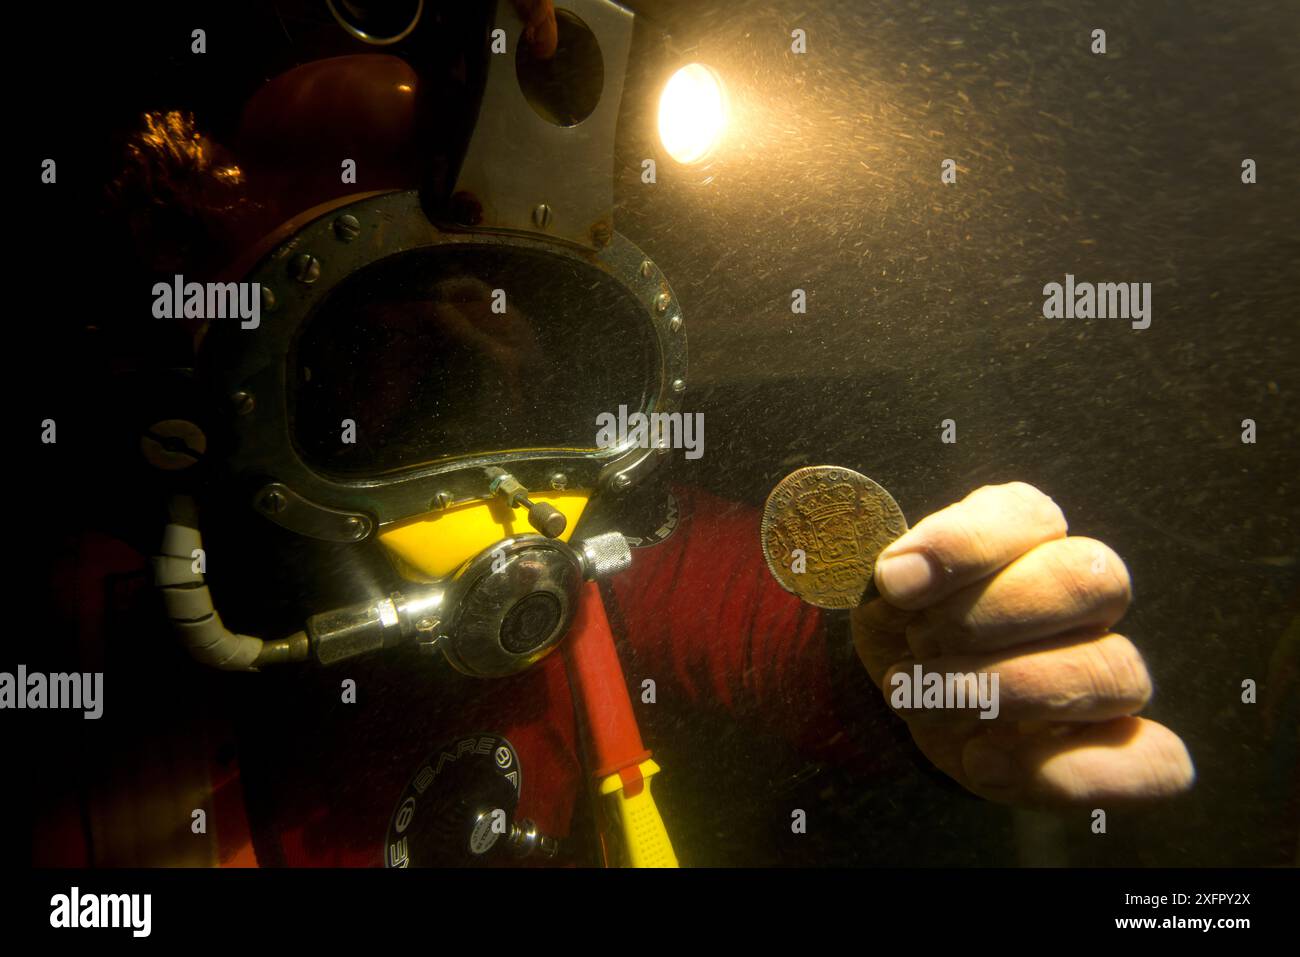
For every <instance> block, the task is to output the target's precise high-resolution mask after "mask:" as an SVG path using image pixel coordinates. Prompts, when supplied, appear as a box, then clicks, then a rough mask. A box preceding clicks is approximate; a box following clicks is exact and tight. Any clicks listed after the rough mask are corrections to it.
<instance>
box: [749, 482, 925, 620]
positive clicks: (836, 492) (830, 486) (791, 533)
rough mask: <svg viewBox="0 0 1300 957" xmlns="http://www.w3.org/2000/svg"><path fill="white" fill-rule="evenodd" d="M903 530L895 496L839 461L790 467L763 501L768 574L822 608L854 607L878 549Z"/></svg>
mask: <svg viewBox="0 0 1300 957" xmlns="http://www.w3.org/2000/svg"><path fill="white" fill-rule="evenodd" d="M906 531H907V520H906V519H905V518H904V517H903V512H902V510H901V509H900V508H899V507H898V503H897V502H895V501H894V499H893V497H892V496H891V495H890V494H889V493H888V492H886V491H885V490H884V489H883V488H881V487H880V486H879V485H877V484H876V483H875V482H873V481H871V479H869V478H867V477H866V476H865V475H860V474H859V473H857V472H854V471H853V470H852V469H845V468H840V467H839V466H837V465H815V466H810V467H808V468H802V469H799V470H798V471H795V472H791V473H790V474H789V475H787V476H786V477H785V478H783V479H782V480H781V481H780V482H779V483H778V484H777V486H776V488H774V489H772V493H771V494H770V495H768V497H767V504H766V505H765V506H764V507H763V524H762V538H763V556H764V557H765V558H766V559H767V567H768V568H769V569H771V571H772V575H773V577H775V578H776V580H777V581H778V582H779V583H780V585H781V587H782V588H784V589H785V590H786V591H789V592H793V593H794V594H796V595H798V596H799V597H800V598H802V599H803V600H804V601H806V602H808V603H809V604H812V605H816V606H818V607H819V608H853V607H854V606H856V605H858V604H861V602H862V600H863V597H864V596H865V595H866V594H867V592H868V590H869V589H871V587H872V585H871V582H872V576H873V575H874V574H875V570H876V556H877V555H879V554H880V553H881V551H883V550H884V548H885V546H886V545H888V544H889V543H890V542H892V541H894V540H895V539H896V538H898V537H899V536H901V535H902V534H903V533H904V532H906Z"/></svg>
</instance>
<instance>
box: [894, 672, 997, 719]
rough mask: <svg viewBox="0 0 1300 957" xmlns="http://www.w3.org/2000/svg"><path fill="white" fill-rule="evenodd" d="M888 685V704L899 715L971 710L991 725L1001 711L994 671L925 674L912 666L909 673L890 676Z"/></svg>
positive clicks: (895, 673)
mask: <svg viewBox="0 0 1300 957" xmlns="http://www.w3.org/2000/svg"><path fill="white" fill-rule="evenodd" d="M889 684H890V686H891V687H892V688H893V691H892V692H891V693H890V696H889V703H890V705H892V706H893V707H894V708H895V709H897V710H899V711H914V710H922V709H924V710H954V709H959V708H974V709H978V710H979V712H980V718H981V719H984V720H989V721H991V720H993V719H994V718H996V717H997V716H998V712H999V711H1001V710H1002V708H1001V705H1000V704H999V699H998V673H997V672H996V671H995V672H992V673H989V672H985V671H980V672H939V671H931V672H929V673H928V674H927V673H925V672H924V671H923V670H922V668H921V666H920V665H919V664H916V665H913V666H912V670H911V672H907V671H896V672H894V674H893V675H891V676H890V679H889Z"/></svg>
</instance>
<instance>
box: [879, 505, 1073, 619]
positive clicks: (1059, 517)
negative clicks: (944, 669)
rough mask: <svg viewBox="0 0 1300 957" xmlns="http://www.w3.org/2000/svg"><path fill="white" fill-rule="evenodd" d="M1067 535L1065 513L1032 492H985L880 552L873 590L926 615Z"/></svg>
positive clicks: (929, 520) (931, 518) (925, 520)
mask: <svg viewBox="0 0 1300 957" xmlns="http://www.w3.org/2000/svg"><path fill="white" fill-rule="evenodd" d="M1065 532H1066V523H1065V515H1064V514H1063V513H1062V512H1061V509H1060V508H1059V507H1058V506H1057V504H1056V503H1055V502H1053V501H1052V500H1051V499H1050V498H1048V497H1047V496H1046V495H1044V494H1043V493H1042V492H1040V491H1039V490H1038V489H1036V488H1034V487H1033V486H1032V485H1027V484H1025V483H1024V482H1011V483H1009V484H1007V485H985V486H984V487H983V488H978V489H976V490H975V491H974V492H971V493H970V494H969V495H967V496H966V497H965V498H964V499H962V500H961V501H960V502H958V503H956V504H955V505H949V506H948V507H947V508H945V509H941V510H940V511H937V512H935V513H934V514H932V515H927V516H926V517H925V518H923V519H921V521H919V522H917V523H916V525H915V527H913V528H912V529H911V531H909V532H907V533H905V534H904V535H903V536H902V537H901V538H899V539H898V540H897V541H895V542H893V543H892V544H891V545H889V546H888V547H887V548H886V549H885V550H884V551H882V552H881V553H880V557H879V558H878V559H877V560H876V570H875V580H876V588H877V589H878V590H879V591H880V594H881V595H882V596H883V597H884V599H885V600H886V601H888V602H889V603H890V604H891V605H894V606H896V607H898V608H903V609H907V610H916V609H919V608H925V607H926V606H928V605H931V604H933V603H934V602H937V601H940V600H942V599H943V598H946V597H947V596H948V595H951V594H952V593H953V592H955V591H957V589H959V588H963V587H965V586H966V585H969V584H971V583H972V582H976V581H979V580H980V579H981V578H986V577H988V576H989V575H991V574H993V573H994V572H995V571H997V570H998V569H1000V568H1002V567H1003V566H1004V565H1007V564H1008V563H1010V562H1012V561H1014V560H1015V559H1017V558H1019V557H1020V556H1021V555H1023V554H1024V553H1025V552H1027V551H1029V549H1031V548H1033V547H1034V546H1035V545H1041V544H1043V543H1044V542H1049V541H1052V540H1054V539H1057V538H1064V537H1065Z"/></svg>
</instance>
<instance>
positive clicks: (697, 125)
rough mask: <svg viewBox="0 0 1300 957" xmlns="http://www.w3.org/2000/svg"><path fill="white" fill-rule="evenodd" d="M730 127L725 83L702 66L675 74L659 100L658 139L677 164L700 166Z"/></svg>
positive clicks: (682, 69)
mask: <svg viewBox="0 0 1300 957" xmlns="http://www.w3.org/2000/svg"><path fill="white" fill-rule="evenodd" d="M726 126H727V104H726V96H725V94H724V93H723V88H722V80H721V79H719V78H718V75H717V74H716V73H714V72H713V70H711V69H709V68H708V67H707V66H705V65H704V64H702V63H691V64H688V65H686V66H684V67H682V68H681V69H680V70H678V71H677V72H676V73H674V74H673V75H672V77H670V78H669V80H668V83H667V85H666V86H664V91H663V93H662V95H661V96H660V97H659V140H660V142H662V143H663V147H664V150H665V151H666V152H667V153H668V155H669V156H671V157H672V158H673V159H674V160H676V161H677V162H678V163H682V164H684V165H689V164H692V163H699V162H701V161H702V160H704V159H705V158H707V157H708V156H709V154H710V153H712V152H713V149H714V148H715V147H716V146H717V145H718V141H719V140H721V139H722V133H723V131H724V130H725V129H726Z"/></svg>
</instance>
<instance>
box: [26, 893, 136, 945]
mask: <svg viewBox="0 0 1300 957" xmlns="http://www.w3.org/2000/svg"><path fill="white" fill-rule="evenodd" d="M152 913H153V895H152V894H85V895H83V894H82V893H81V889H80V888H78V887H74V888H72V890H71V892H70V893H67V894H55V895H54V896H53V897H51V898H50V926H51V927H74V928H75V927H129V928H130V929H131V936H133V937H148V936H149V932H150V930H151V928H152V926H153V920H152Z"/></svg>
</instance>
